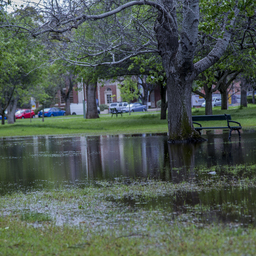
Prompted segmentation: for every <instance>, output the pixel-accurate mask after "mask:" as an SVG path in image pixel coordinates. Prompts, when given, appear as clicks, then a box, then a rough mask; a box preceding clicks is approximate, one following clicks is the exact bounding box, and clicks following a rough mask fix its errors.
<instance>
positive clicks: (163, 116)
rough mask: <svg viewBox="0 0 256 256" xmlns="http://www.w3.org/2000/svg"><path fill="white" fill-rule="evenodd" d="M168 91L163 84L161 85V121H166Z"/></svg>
mask: <svg viewBox="0 0 256 256" xmlns="http://www.w3.org/2000/svg"><path fill="white" fill-rule="evenodd" d="M166 90H167V87H166V86H164V85H163V84H160V94H161V119H162V120H165V119H166V110H167V107H168V104H167V102H166Z"/></svg>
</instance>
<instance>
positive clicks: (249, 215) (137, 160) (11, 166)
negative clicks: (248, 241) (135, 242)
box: [0, 132, 256, 224]
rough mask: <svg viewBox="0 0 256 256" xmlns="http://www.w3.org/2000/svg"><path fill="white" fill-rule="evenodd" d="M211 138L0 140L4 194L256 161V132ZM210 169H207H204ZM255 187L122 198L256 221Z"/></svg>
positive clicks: (204, 217) (206, 216)
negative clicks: (171, 140)
mask: <svg viewBox="0 0 256 256" xmlns="http://www.w3.org/2000/svg"><path fill="white" fill-rule="evenodd" d="M204 137H205V138H206V139H207V141H206V142H203V143H199V144H196V145H190V144H187V145H184V144H180V145H171V144H168V143H167V136H166V135H164V134H160V135H154V134H147V135H146V134H144V135H127V136H126V135H117V136H88V137H87V136H77V137H57V136H39V137H38V136H35V137H28V138H3V139H1V140H0V194H6V193H9V192H11V191H13V190H17V189H18V190H22V191H27V190H31V189H35V190H38V189H43V188H44V187H45V186H57V184H67V185H68V184H86V183H87V182H91V181H95V180H114V179H120V178H125V179H126V180H128V181H129V180H131V179H132V180H133V179H144V180H145V179H148V178H150V179H160V180H164V181H170V182H173V183H180V182H182V181H190V180H193V181H196V180H197V179H199V178H200V177H201V176H202V174H201V173H200V172H199V170H200V169H207V168H209V174H206V175H215V173H214V171H212V168H213V167H216V168H222V167H223V166H238V165H246V166H253V165H255V164H256V143H255V142H256V133H253V132H251V133H249V132H247V133H246V132H244V133H243V134H242V138H241V140H239V138H238V136H237V135H236V134H234V135H233V136H232V140H231V141H228V134H227V133H224V134H218V133H215V134H206V135H204ZM204 175H205V174H204ZM255 194H256V191H255V189H254V188H247V189H243V190H241V189H240V188H231V187H228V188H225V189H221V190H219V189H218V190H217V189H211V190H210V191H202V192H194V193H192V192H190V193H185V192H183V191H180V192H179V193H177V194H176V195H175V196H170V197H168V196H166V197H163V198H157V199H155V200H153V201H152V200H151V201H147V202H144V203H143V204H141V203H140V201H136V200H131V199H127V200H122V201H121V202H118V203H121V204H124V205H125V204H129V205H131V206H133V207H144V208H145V207H146V208H147V207H149V208H150V207H157V208H159V207H160V208H163V209H165V210H168V212H169V211H171V212H172V213H173V214H174V215H176V214H177V215H180V214H181V213H182V214H190V216H191V213H192V214H193V216H196V219H197V221H206V222H208V221H209V222H211V221H213V220H218V221H223V222H240V223H241V222H242V223H245V224H246V223H247V224H248V223H254V222H255V215H256V197H255Z"/></svg>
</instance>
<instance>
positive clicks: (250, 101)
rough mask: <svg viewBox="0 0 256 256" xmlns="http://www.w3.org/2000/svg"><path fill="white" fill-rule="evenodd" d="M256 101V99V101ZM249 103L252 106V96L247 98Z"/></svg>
mask: <svg viewBox="0 0 256 256" xmlns="http://www.w3.org/2000/svg"><path fill="white" fill-rule="evenodd" d="M255 98H256V97H255ZM255 100H256V99H255ZM247 102H248V103H250V104H252V96H247Z"/></svg>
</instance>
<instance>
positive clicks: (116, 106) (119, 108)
mask: <svg viewBox="0 0 256 256" xmlns="http://www.w3.org/2000/svg"><path fill="white" fill-rule="evenodd" d="M126 106H128V103H127V102H113V103H110V105H109V108H108V112H109V113H111V110H113V109H116V110H117V111H123V108H125V107H126Z"/></svg>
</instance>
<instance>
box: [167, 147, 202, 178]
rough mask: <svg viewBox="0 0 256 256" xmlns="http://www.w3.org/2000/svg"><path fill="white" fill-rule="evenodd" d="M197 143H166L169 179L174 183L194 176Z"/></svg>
mask: <svg viewBox="0 0 256 256" xmlns="http://www.w3.org/2000/svg"><path fill="white" fill-rule="evenodd" d="M197 147H198V144H192V143H186V144H168V152H169V159H170V171H171V179H172V181H173V182H174V183H179V182H182V181H184V180H186V179H192V178H194V177H195V173H194V167H195V154H196V148H197Z"/></svg>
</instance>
